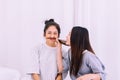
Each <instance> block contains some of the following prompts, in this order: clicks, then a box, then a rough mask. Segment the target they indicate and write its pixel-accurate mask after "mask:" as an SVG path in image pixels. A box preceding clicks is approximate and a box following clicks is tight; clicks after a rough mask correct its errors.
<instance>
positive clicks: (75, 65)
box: [63, 26, 105, 80]
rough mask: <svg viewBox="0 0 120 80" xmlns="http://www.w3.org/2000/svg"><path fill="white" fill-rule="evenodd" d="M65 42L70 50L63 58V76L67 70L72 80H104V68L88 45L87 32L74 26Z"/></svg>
mask: <svg viewBox="0 0 120 80" xmlns="http://www.w3.org/2000/svg"><path fill="white" fill-rule="evenodd" d="M66 41H67V42H66V44H67V45H70V49H69V51H68V54H66V57H64V58H65V60H64V71H63V75H64V73H66V72H67V71H68V70H69V72H70V77H71V79H72V80H105V71H104V68H105V67H104V65H103V64H102V62H101V61H100V60H99V58H98V57H97V56H96V55H95V53H94V51H93V49H92V47H91V45H90V41H89V33H88V30H87V29H86V28H84V27H80V26H75V27H73V28H72V31H71V32H70V33H69V34H68V36H67V40H66Z"/></svg>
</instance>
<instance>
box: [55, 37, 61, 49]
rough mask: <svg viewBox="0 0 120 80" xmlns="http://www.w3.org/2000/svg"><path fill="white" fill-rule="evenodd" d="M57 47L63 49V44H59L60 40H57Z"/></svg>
mask: <svg viewBox="0 0 120 80" xmlns="http://www.w3.org/2000/svg"><path fill="white" fill-rule="evenodd" d="M56 46H57V47H58V48H61V47H62V44H61V43H60V42H59V40H58V38H57V39H56Z"/></svg>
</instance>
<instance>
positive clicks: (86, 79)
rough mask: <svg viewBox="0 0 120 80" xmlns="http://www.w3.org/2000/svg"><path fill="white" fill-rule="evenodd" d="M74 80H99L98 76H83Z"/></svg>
mask: <svg viewBox="0 0 120 80" xmlns="http://www.w3.org/2000/svg"><path fill="white" fill-rule="evenodd" d="M76 80H101V79H100V75H99V74H85V75H83V76H80V77H78V78H77V79H76Z"/></svg>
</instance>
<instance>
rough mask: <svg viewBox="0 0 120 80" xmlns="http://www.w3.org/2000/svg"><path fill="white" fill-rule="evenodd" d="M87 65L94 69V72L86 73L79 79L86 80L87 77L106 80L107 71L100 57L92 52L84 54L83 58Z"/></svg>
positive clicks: (93, 79)
mask: <svg viewBox="0 0 120 80" xmlns="http://www.w3.org/2000/svg"><path fill="white" fill-rule="evenodd" d="M83 60H84V61H85V63H86V65H87V67H88V68H89V69H90V70H91V71H92V73H91V72H90V73H88V74H84V75H83V76H81V78H82V79H78V80H85V79H92V80H105V76H106V74H105V71H104V65H103V64H102V62H101V61H100V60H99V58H98V57H97V56H96V55H94V54H92V53H86V54H84V59H83Z"/></svg>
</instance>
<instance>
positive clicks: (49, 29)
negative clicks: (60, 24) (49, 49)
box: [46, 25, 58, 32]
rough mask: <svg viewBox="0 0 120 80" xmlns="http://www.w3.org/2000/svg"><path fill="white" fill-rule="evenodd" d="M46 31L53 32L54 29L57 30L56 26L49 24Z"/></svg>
mask: <svg viewBox="0 0 120 80" xmlns="http://www.w3.org/2000/svg"><path fill="white" fill-rule="evenodd" d="M46 31H53V32H54V31H55V32H58V30H57V28H56V27H55V26H54V25H51V26H49V27H48V29H47V30H46Z"/></svg>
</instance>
